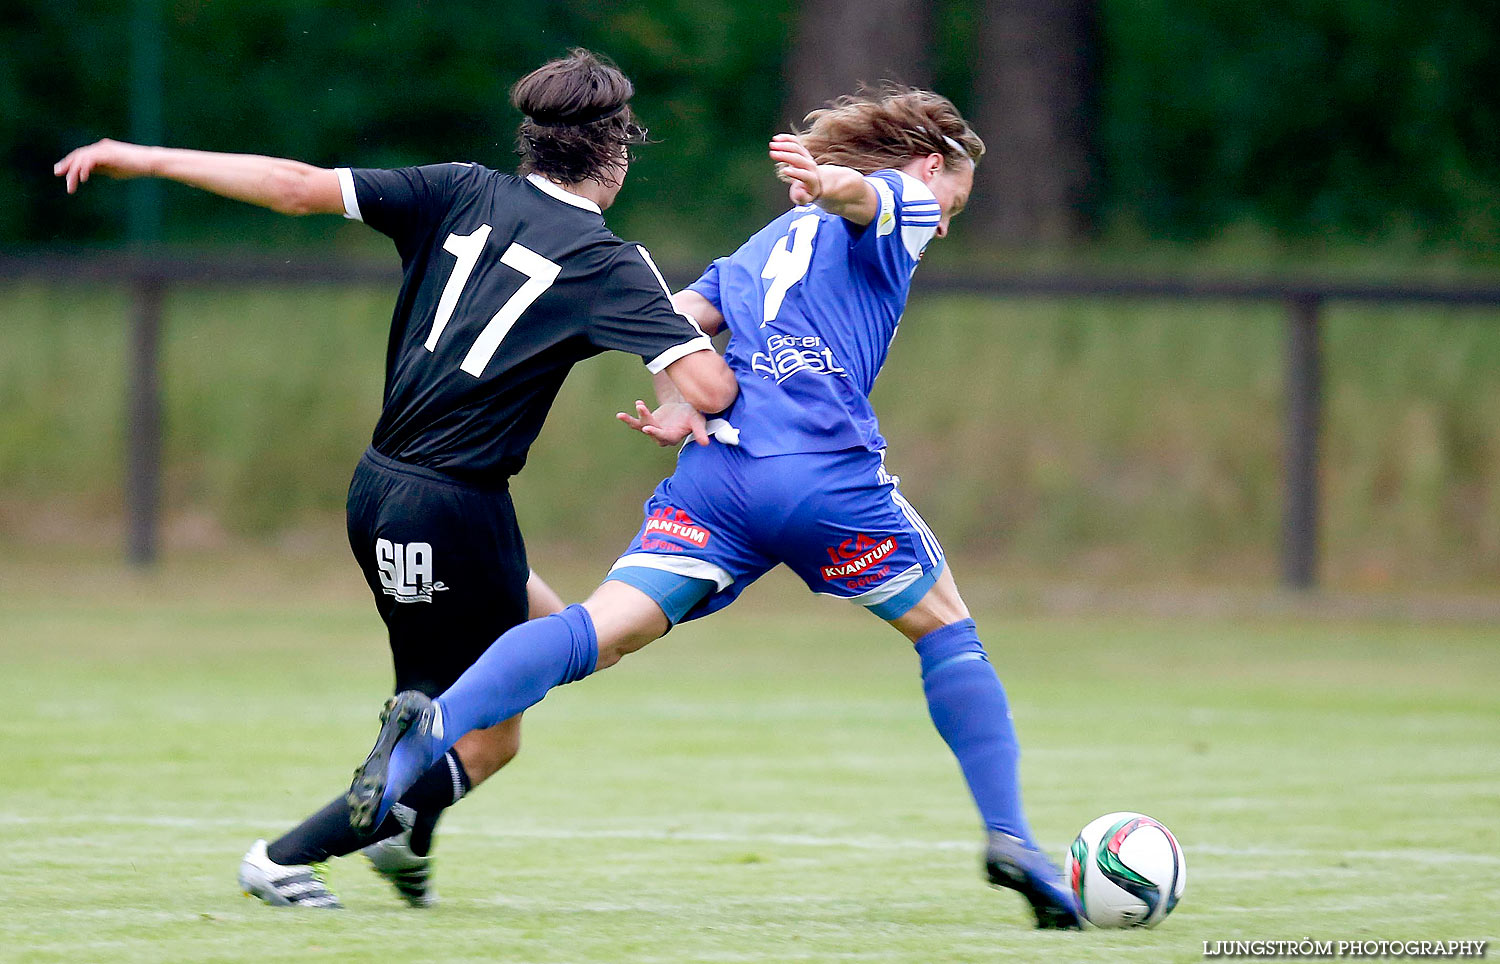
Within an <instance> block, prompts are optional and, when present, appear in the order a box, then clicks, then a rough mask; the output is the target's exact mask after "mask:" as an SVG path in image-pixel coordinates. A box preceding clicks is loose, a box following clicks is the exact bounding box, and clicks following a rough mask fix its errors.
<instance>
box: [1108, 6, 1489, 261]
mask: <svg viewBox="0 0 1500 964" xmlns="http://www.w3.org/2000/svg"><path fill="white" fill-rule="evenodd" d="M1103 9H1104V18H1105V29H1104V37H1105V43H1106V46H1107V52H1106V57H1105V63H1106V68H1105V75H1104V82H1103V90H1102V95H1103V98H1104V112H1103V118H1104V121H1103V130H1102V132H1101V133H1102V135H1103V136H1102V142H1103V144H1104V154H1105V164H1104V169H1105V171H1106V173H1107V177H1108V180H1109V184H1108V187H1107V189H1106V197H1107V200H1108V205H1109V207H1110V209H1111V211H1112V212H1113V213H1114V214H1115V215H1116V216H1117V217H1124V218H1127V219H1130V220H1134V221H1138V222H1139V224H1140V225H1141V226H1143V227H1144V228H1146V229H1147V230H1148V231H1150V232H1151V233H1153V234H1157V235H1166V236H1172V237H1180V238H1189V239H1191V238H1196V237H1202V236H1204V235H1207V234H1208V233H1210V232H1212V231H1213V230H1214V229H1215V228H1219V227H1222V226H1226V225H1232V224H1236V223H1240V222H1253V223H1259V224H1263V225H1266V226H1269V227H1271V228H1273V229H1276V230H1278V231H1279V232H1280V233H1282V234H1285V235H1290V236H1310V237H1327V238H1331V237H1347V238H1349V239H1351V240H1356V241H1361V240H1407V239H1410V240H1416V241H1434V240H1436V241H1447V242H1451V243H1454V244H1456V245H1459V246H1462V247H1467V248H1471V249H1472V248H1480V247H1484V246H1488V247H1490V248H1491V249H1493V246H1494V245H1495V244H1496V243H1497V242H1500V133H1497V124H1496V121H1497V118H1500V65H1497V63H1496V61H1495V58H1494V56H1493V46H1492V45H1493V41H1494V38H1495V37H1496V36H1497V35H1500V6H1497V5H1496V4H1494V3H1490V2H1486V0H1457V2H1451V3H1420V2H1416V0H1404V2H1390V3H1387V2H1374V0H1257V2H1254V3H1251V2H1244V0H1218V2H1214V3H1202V2H1196V0H1130V2H1123V0H1114V2H1107V3H1105V4H1104V6H1103Z"/></svg>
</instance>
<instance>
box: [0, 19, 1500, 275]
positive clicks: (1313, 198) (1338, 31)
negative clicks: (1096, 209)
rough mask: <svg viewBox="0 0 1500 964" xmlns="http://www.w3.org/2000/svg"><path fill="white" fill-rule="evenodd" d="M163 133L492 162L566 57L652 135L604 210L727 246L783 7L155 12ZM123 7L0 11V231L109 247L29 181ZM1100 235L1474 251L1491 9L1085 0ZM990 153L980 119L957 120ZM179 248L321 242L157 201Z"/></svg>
mask: <svg viewBox="0 0 1500 964" xmlns="http://www.w3.org/2000/svg"><path fill="white" fill-rule="evenodd" d="M162 2H163V3H164V16H163V18H162V19H163V23H164V24H165V38H164V42H165V48H166V49H165V52H166V77H167V80H166V90H165V92H164V94H165V117H166V133H167V139H168V140H169V141H170V142H172V143H174V144H181V145H187V146H194V147H201V148H209V149H217V150H233V151H256V152H262V153H274V154H283V155H289V156H293V157H298V158H302V159H305V160H308V161H311V162H314V163H319V164H365V165H396V164H404V163H411V162H418V161H432V160H442V159H468V160H477V161H480V162H482V163H485V164H489V165H491V166H494V167H498V168H502V169H505V168H509V167H510V166H511V163H512V160H513V158H512V155H511V149H512V138H513V136H514V129H515V125H516V123H517V121H518V119H519V118H518V116H517V115H516V113H515V112H514V111H513V110H511V109H510V107H509V106H508V104H507V102H506V90H507V88H508V86H509V84H510V83H511V82H512V81H514V80H515V79H516V78H517V77H519V76H520V75H521V74H522V73H523V72H524V71H526V70H528V69H530V68H531V67H533V66H535V65H536V64H538V63H540V62H541V61H542V60H544V59H546V58H547V57H550V56H554V55H557V54H559V53H561V52H562V51H563V50H565V49H566V48H567V47H568V46H570V45H573V44H582V45H585V46H590V47H593V48H596V49H599V50H601V51H604V52H606V53H608V54H609V55H610V56H612V57H613V58H614V59H615V60H616V61H618V62H619V64H620V65H621V66H622V67H623V68H624V69H625V70H626V71H627V72H628V73H629V74H630V75H631V76H632V77H633V78H634V79H635V80H636V82H637V84H638V86H639V91H640V93H639V97H638V101H637V105H638V107H639V112H640V114H641V115H642V116H643V117H644V118H645V119H646V121H647V122H648V123H649V125H650V126H651V128H652V131H653V133H654V135H655V136H656V137H657V138H658V139H659V140H660V141H661V143H660V144H658V145H656V146H653V147H648V148H646V149H645V150H644V151H643V152H642V161H641V162H640V164H639V165H638V166H637V167H636V169H635V170H634V171H633V172H632V175H631V178H632V183H631V185H630V187H629V189H628V190H627V191H626V192H625V193H624V194H623V195H622V198H621V202H620V205H619V209H618V211H617V212H615V213H614V214H612V216H611V220H612V223H614V224H615V225H616V226H617V228H618V229H619V230H620V231H621V232H622V233H625V234H639V235H642V236H643V237H644V239H645V240H648V241H650V242H651V243H652V244H653V245H654V246H656V247H659V248H665V249H667V250H668V252H670V250H671V249H672V248H677V249H679V250H680V251H681V252H682V253H689V252H691V253H693V254H702V253H706V252H705V249H709V250H714V249H718V248H722V247H724V246H726V245H729V244H732V243H734V242H735V241H736V240H737V239H739V238H740V237H741V236H743V234H744V233H745V231H746V230H747V228H749V227H750V226H752V225H753V224H755V223H756V221H757V219H758V218H760V217H761V216H762V215H764V214H765V213H767V211H769V210H770V209H771V207H772V206H773V205H774V204H776V203H778V198H779V197H780V192H779V191H778V189H777V186H776V184H775V182H774V181H771V180H770V178H769V177H768V176H767V174H768V172H767V170H766V164H765V161H764V156H763V146H764V143H765V139H766V137H767V136H768V135H769V134H770V133H772V132H773V131H774V130H776V129H778V128H783V127H785V126H786V124H787V123H788V121H790V120H792V119H794V117H795V115H798V114H800V113H801V112H802V111H804V110H806V109H808V108H809V107H811V106H814V105H803V104H798V105H789V104H786V103H785V98H786V91H785V86H784V83H783V80H782V77H783V73H784V69H783V68H784V61H785V59H786V54H787V44H788V38H789V37H790V36H791V26H792V22H793V20H794V18H795V14H796V6H795V5H794V4H793V3H791V2H790V0H769V2H766V3H757V4H745V3H737V2H734V0H695V2H689V0H643V2H636V3H631V4H599V3H585V2H581V0H529V2H525V3H490V4H478V3H441V4H440V3H424V2H418V0H370V2H363V3H355V2H352V0H326V2H319V3H306V2H303V0H260V2H256V3H248V2H245V0H215V2H208V0H162ZM136 6H137V4H135V3H119V2H105V0H71V2H69V0H56V2H52V3H29V4H13V5H8V6H7V7H6V10H5V12H4V13H0V49H3V50H4V51H5V56H4V57H3V58H0V196H3V197H4V198H6V201H7V203H6V204H4V205H0V242H27V243H49V242H52V243H57V242H76V241H80V240H86V241H96V242H115V241H119V240H121V239H122V238H123V237H124V212H125V203H126V202H125V193H124V192H123V191H119V190H105V191H97V190H90V191H85V193H84V195H83V196H82V197H81V198H78V199H75V200H73V201H71V202H67V203H65V202H64V200H63V195H62V192H61V190H60V189H59V188H58V186H57V185H56V184H54V183H52V182H51V180H50V178H49V176H48V170H49V167H50V165H51V163H52V161H54V160H56V159H57V158H58V157H59V156H61V155H62V154H63V153H64V152H65V151H66V150H68V149H70V148H72V147H75V146H77V145H78V144H80V143H84V142H86V141H88V140H91V139H93V138H95V137H99V136H105V135H109V136H117V137H124V136H126V135H127V133H128V131H129V105H128V91H129V48H128V44H129V38H130V36H131V17H132V10H133V8H134V7H136ZM981 10H982V5H981V4H980V3H979V0H941V2H940V3H939V4H938V10H937V16H936V17H935V18H934V24H935V33H936V37H935V39H934V51H935V58H934V59H935V76H936V78H937V80H938V82H939V85H940V86H941V87H942V88H943V89H944V90H945V91H946V92H948V93H949V94H950V95H952V96H953V97H954V99H955V100H956V101H957V102H958V103H959V105H960V106H965V105H967V104H969V103H971V102H972V100H973V97H972V91H970V90H968V89H966V87H967V85H968V84H969V77H970V76H971V70H970V67H971V65H972V64H973V63H974V62H975V61H976V59H977V58H979V57H982V56H983V51H980V50H977V49H975V43H974V37H975V35H976V31H977V23H978V19H977V18H978V17H979V16H980V15H981V13H980V12H981ZM1101 19H1102V22H1103V43H1104V47H1105V49H1104V57H1103V72H1102V78H1101V79H1102V90H1101V91H1100V96H1101V103H1102V106H1103V110H1102V119H1101V124H1102V129H1101V131H1100V134H1101V137H1100V151H1101V155H1102V156H1101V170H1102V172H1103V177H1104V182H1103V195H1102V197H1101V210H1102V212H1103V214H1104V217H1105V226H1106V228H1107V227H1109V226H1110V225H1115V226H1121V227H1125V228H1128V229H1129V230H1130V231H1132V232H1138V233H1141V234H1144V235H1146V236H1148V237H1157V238H1171V239H1178V240H1194V239H1201V238H1204V237H1207V236H1210V235H1212V234H1213V233H1214V232H1215V231H1216V230H1218V229H1221V228H1224V227H1229V226H1239V225H1243V224H1247V223H1248V224H1250V225H1253V226H1257V227H1258V229H1259V230H1263V231H1266V232H1269V233H1271V234H1276V235H1281V236H1282V237H1286V238H1293V239H1296V238H1318V239H1325V238H1333V239H1347V240H1352V241H1355V242H1360V241H1370V240H1375V241H1396V242H1403V243H1404V242H1418V243H1433V242H1436V243H1439V244H1442V245H1445V246H1451V247H1455V248H1458V249H1461V250H1464V251H1467V252H1469V253H1471V254H1472V253H1476V252H1480V253H1482V252H1484V251H1486V250H1488V251H1493V250H1494V248H1495V247H1496V245H1497V244H1500V65H1497V62H1496V60H1495V58H1494V57H1493V56H1491V46H1492V43H1493V38H1495V37H1496V36H1500V5H1497V4H1494V3H1492V2H1487V0H1454V2H1448V3H1422V2H1418V0H1394V2H1379V0H1257V2H1253V3H1252V2H1247V0H1213V2H1203V0H1110V2H1104V3H1102V18H1101ZM981 133H982V134H983V135H984V136H986V137H987V138H989V139H990V140H991V141H995V140H996V139H998V138H1003V137H1004V136H1005V132H1004V131H982V132H981ZM167 198H168V207H169V211H168V217H167V234H168V238H169V239H171V240H176V241H179V242H188V241H192V242H206V243H212V244H223V245H235V244H245V243H252V244H270V243H278V242H283V241H287V240H312V239H326V238H328V237H329V236H330V235H332V234H333V233H335V232H336V231H337V225H336V223H335V222H333V221H331V220H330V219H311V220H307V221H290V220H288V219H284V218H278V217H275V216H273V215H268V214H264V213H261V212H257V211H254V210H252V209H249V208H244V207H239V206H233V205H226V204H224V203H223V202H222V201H218V200H216V199H213V198H207V197H202V196H199V195H195V194H193V193H192V192H188V191H183V190H170V191H169V192H168V194H167Z"/></svg>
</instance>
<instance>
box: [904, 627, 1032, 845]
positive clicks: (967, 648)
mask: <svg viewBox="0 0 1500 964" xmlns="http://www.w3.org/2000/svg"><path fill="white" fill-rule="evenodd" d="M917 655H918V656H919V657H921V659H922V690H923V692H925V693H926V694H927V710H928V712H929V713H931V714H932V722H933V724H934V725H935V726H937V730H938V732H939V733H940V734H942V737H943V740H944V741H945V742H947V744H948V748H949V749H951V750H952V751H953V755H954V756H956V757H958V765H959V767H960V768H961V769H962V770H963V772H964V779H965V780H967V781H968V784H969V792H970V793H972V794H973V795H974V802H975V803H976V804H978V806H979V813H980V815H981V816H982V817H983V818H984V825H985V827H986V828H988V829H990V830H999V831H1003V832H1004V833H1008V834H1010V835H1011V836H1014V837H1019V838H1021V839H1022V840H1024V841H1026V843H1027V844H1028V845H1030V846H1036V844H1035V843H1034V842H1033V841H1032V839H1031V828H1030V827H1028V826H1027V825H1026V816H1025V812H1024V811H1023V810H1022V808H1021V781H1020V775H1019V771H1018V764H1019V762H1020V757H1021V751H1020V747H1019V746H1018V745H1017V743H1016V729H1015V725H1014V724H1013V723H1012V722H1011V718H1010V704H1009V702H1007V700H1006V699H1005V687H1003V686H1001V685H1000V678H999V677H998V676H996V675H995V670H994V668H993V667H992V666H990V661H989V658H988V657H987V656H986V655H985V652H984V645H983V644H982V643H980V642H979V634H978V632H977V631H976V629H975V627H974V620H972V619H965V620H962V621H960V622H956V623H952V624H950V625H947V626H944V627H943V628H941V629H934V630H933V631H932V632H930V633H928V634H927V635H926V636H923V637H922V638H921V639H919V640H917Z"/></svg>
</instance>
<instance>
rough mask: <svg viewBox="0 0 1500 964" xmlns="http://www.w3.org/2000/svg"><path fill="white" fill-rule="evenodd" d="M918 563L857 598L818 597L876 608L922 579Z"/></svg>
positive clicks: (833, 593) (836, 595)
mask: <svg viewBox="0 0 1500 964" xmlns="http://www.w3.org/2000/svg"><path fill="white" fill-rule="evenodd" d="M925 571H926V570H924V569H923V568H922V564H921V563H920V562H914V563H912V564H911V565H910V566H909V567H907V568H906V569H903V570H902V571H901V572H898V573H896V574H895V575H894V576H892V577H891V578H890V579H887V580H886V581H885V582H883V583H881V584H880V585H878V586H876V587H875V588H874V589H866V590H865V591H864V592H862V593H860V594H859V595H858V596H842V595H840V594H838V593H836V592H820V593H817V595H819V596H832V597H834V598H835V599H847V600H849V601H850V602H852V603H854V605H856V606H878V605H880V604H881V603H883V602H885V601H886V600H887V599H893V598H895V597H896V596H897V595H899V594H900V593H901V592H902V591H903V590H905V589H906V587H907V586H910V585H911V584H912V583H914V582H916V581H917V580H918V579H921V578H922V574H923V572H925Z"/></svg>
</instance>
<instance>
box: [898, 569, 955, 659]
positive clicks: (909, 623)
mask: <svg viewBox="0 0 1500 964" xmlns="http://www.w3.org/2000/svg"><path fill="white" fill-rule="evenodd" d="M968 618H970V617H969V607H968V606H966V605H964V601H963V598H962V597H960V596H959V594H958V585H957V584H956V583H955V582H954V581H953V574H952V573H951V572H949V571H948V570H947V569H944V570H943V573H942V575H941V576H939V577H938V580H937V582H936V583H934V584H933V586H932V588H931V589H929V590H928V591H927V594H926V595H924V596H923V597H922V598H921V599H920V600H918V601H917V604H916V605H915V606H913V607H911V609H909V610H907V611H906V612H905V613H904V614H902V615H901V616H898V617H896V618H895V619H892V620H891V621H890V622H891V625H892V626H895V627H896V628H897V629H898V630H900V631H901V633H902V634H903V635H904V636H906V638H907V639H910V640H911V641H912V642H916V641H917V640H919V639H921V638H922V637H923V636H926V635H927V634H928V633H930V632H933V631H935V630H939V629H942V628H943V627H944V626H951V625H953V624H954V623H957V622H962V621H963V620H965V619H968Z"/></svg>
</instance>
